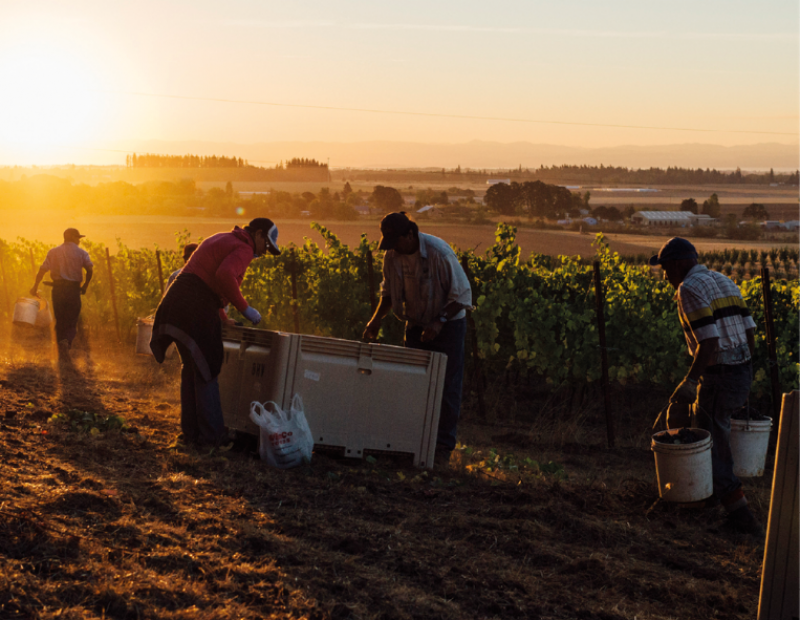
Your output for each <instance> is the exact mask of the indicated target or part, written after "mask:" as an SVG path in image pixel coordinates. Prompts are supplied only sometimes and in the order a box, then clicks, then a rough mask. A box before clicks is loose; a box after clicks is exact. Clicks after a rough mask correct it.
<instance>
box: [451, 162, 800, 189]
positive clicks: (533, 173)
mask: <svg viewBox="0 0 800 620" xmlns="http://www.w3.org/2000/svg"><path fill="white" fill-rule="evenodd" d="M453 173H455V174H458V173H460V167H459V169H457V171H453ZM483 173H484V174H485V173H486V171H483ZM494 174H498V173H497V172H495V173H494ZM502 174H504V175H507V176H509V177H511V178H518V179H530V178H533V179H538V180H541V181H545V182H548V183H630V184H632V185H680V184H684V183H686V184H692V185H711V184H715V185H719V184H725V185H728V184H740V183H752V184H759V185H769V184H771V183H783V184H785V185H798V184H800V171H795V172H792V173H776V172H775V171H774V170H773V169H770V171H769V172H764V173H758V172H756V173H744V172H742V170H741V169H740V168H737V169H736V170H734V171H733V172H724V171H720V170H713V169H710V168H706V169H705V170H703V169H702V168H697V169H692V168H679V167H672V166H670V167H668V168H666V169H664V168H640V169H633V168H626V167H622V166H604V165H602V164H601V165H599V166H569V165H564V166H544V165H542V166H540V167H539V168H533V169H524V170H523V168H522V166H520V167H519V168H518V169H516V170H514V169H511V170H508V171H505V172H503V173H502Z"/></svg>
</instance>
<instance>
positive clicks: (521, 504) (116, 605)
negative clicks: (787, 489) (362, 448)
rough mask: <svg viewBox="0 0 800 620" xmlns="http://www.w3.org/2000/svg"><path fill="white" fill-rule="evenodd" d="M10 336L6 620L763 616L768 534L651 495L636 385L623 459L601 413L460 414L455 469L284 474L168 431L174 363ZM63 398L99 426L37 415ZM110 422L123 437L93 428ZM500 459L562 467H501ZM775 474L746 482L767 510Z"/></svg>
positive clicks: (2, 480)
mask: <svg viewBox="0 0 800 620" xmlns="http://www.w3.org/2000/svg"><path fill="white" fill-rule="evenodd" d="M8 330H9V328H8V326H4V327H3V332H2V337H1V338H0V342H2V343H3V344H2V346H1V347H0V411H2V414H3V415H2V423H0V450H1V451H2V453H3V455H4V458H3V460H2V463H0V485H1V486H0V489H2V490H0V574H2V575H3V577H4V578H3V580H2V581H0V616H2V617H3V618H31V617H36V618H42V619H50V618H70V619H75V620H83V619H89V618H119V619H123V618H159V619H168V618H186V619H188V618H219V619H226V618H231V619H233V618H237V619H239V618H264V617H271V618H273V617H274V618H314V619H319V620H323V619H332V620H333V619H335V620H345V619H347V618H363V619H372V618H374V619H378V618H381V619H409V620H410V619H414V620H420V619H427V618H431V619H433V618H452V619H454V620H456V619H457V620H462V619H468V618H496V619H501V618H502V619H506V618H524V619H541V620H551V619H552V620H556V619H563V620H571V619H574V618H580V619H583V620H633V619H635V618H638V619H644V618H646V619H653V620H655V619H663V620H667V619H675V618H680V619H681V620H687V619H688V620H692V619H696V620H707V619H709V618H727V619H741V620H745V619H748V620H749V619H752V618H753V617H755V614H756V607H757V601H758V591H759V583H760V566H761V559H762V557H763V545H762V544H761V541H759V540H753V539H751V538H749V537H740V536H737V535H734V534H731V533H730V532H727V531H726V530H725V529H724V527H723V526H722V525H721V524H722V523H723V521H724V519H723V518H722V514H721V513H720V512H716V511H712V512H706V513H702V512H695V511H692V510H689V509H681V508H678V507H676V506H673V505H668V504H665V503H662V502H656V497H657V494H656V489H655V476H654V470H653V462H652V461H653V458H652V454H651V453H650V451H649V432H650V431H649V427H650V425H651V424H652V419H653V417H654V415H655V413H654V412H655V407H656V406H657V405H656V404H655V403H656V402H657V401H655V400H652V398H651V397H650V396H649V395H648V393H647V391H641V390H639V391H631V392H630V393H629V394H628V395H627V396H625V395H624V394H621V395H620V396H619V399H618V400H617V403H618V408H619V409H618V411H617V415H618V418H619V422H620V425H621V429H623V432H622V434H621V436H620V445H619V447H617V448H616V449H614V450H607V449H605V448H604V442H603V436H604V433H603V430H602V424H601V423H600V415H599V411H598V409H597V407H596V406H592V407H589V408H587V409H586V410H584V411H582V413H581V415H580V416H579V418H578V419H577V421H573V422H572V423H569V424H566V423H564V421H560V420H559V419H558V418H557V417H553V416H550V417H548V416H546V415H545V414H544V412H540V414H539V415H538V416H534V417H533V418H529V421H528V422H527V423H518V424H516V425H514V426H509V424H508V422H504V423H502V424H500V423H498V422H493V423H489V424H482V425H477V424H476V423H475V421H474V414H473V412H471V411H469V410H468V411H467V412H466V418H467V420H466V422H464V423H463V425H462V432H461V439H462V441H463V442H465V443H466V444H468V445H469V447H470V451H472V453H471V454H470V455H467V452H468V451H467V450H465V451H463V452H462V453H460V454H459V455H458V459H457V461H456V462H455V463H453V464H452V466H451V468H450V469H447V470H438V471H434V472H430V473H428V474H427V475H422V476H419V475H418V474H419V473H420V472H419V471H418V470H414V469H413V468H410V467H409V466H408V464H407V463H405V462H403V461H401V460H391V459H386V458H379V459H378V460H377V461H376V462H375V463H366V462H363V461H354V460H342V459H335V458H329V457H326V456H325V455H315V456H314V458H313V459H312V462H311V465H310V466H308V467H303V468H299V469H297V470H290V471H277V470H270V469H268V468H267V467H266V466H265V465H264V464H262V463H261V462H260V461H258V460H254V459H253V458H252V457H250V456H248V455H245V454H238V453H213V452H212V453H207V452H196V451H194V450H187V449H184V448H181V447H180V446H178V445H176V444H175V442H174V438H175V436H176V435H177V432H178V417H179V413H178V401H179V395H178V381H179V367H178V365H177V362H176V361H173V362H172V363H168V364H167V365H166V366H165V367H163V368H161V367H157V366H156V364H155V363H154V362H153V361H152V360H151V359H149V358H135V357H134V356H133V355H132V354H131V353H129V352H128V351H126V350H120V348H119V347H118V346H116V345H115V344H113V343H111V342H104V341H101V340H90V341H85V342H84V343H83V344H82V345H81V347H80V349H79V350H78V351H77V352H76V355H75V357H76V361H75V364H74V365H73V366H66V365H58V364H56V363H55V362H54V350H51V347H50V345H49V343H43V342H41V341H39V342H37V341H31V340H25V339H22V340H21V339H20V337H19V334H10V333H9V331H8ZM75 410H78V411H80V412H88V413H89V414H91V416H92V419H93V420H95V423H96V424H97V426H99V427H101V429H102V430H100V432H94V431H93V432H91V433H90V432H85V431H84V430H82V429H81V428H80V426H78V427H76V428H74V429H73V428H71V427H70V425H69V424H64V423H56V422H48V418H49V417H50V416H51V415H53V414H55V413H62V414H65V415H68V414H69V412H70V411H75ZM531 413H532V412H531ZM112 416H113V417H114V418H113V419H115V420H118V419H119V418H124V420H125V423H126V425H127V428H125V429H122V430H119V429H117V430H109V429H107V428H106V427H104V426H103V425H102V421H103V420H105V419H107V418H109V417H112ZM95 428H97V427H95ZM87 430H88V428H87ZM492 454H498V455H499V456H500V457H501V458H503V459H506V458H509V457H510V455H512V454H513V455H514V456H515V457H516V458H517V459H519V461H522V460H523V459H525V458H529V459H532V460H536V461H538V462H540V463H548V462H550V461H552V462H553V463H554V464H556V465H557V467H554V468H552V469H550V470H549V471H552V472H554V473H544V472H543V471H539V472H538V473H537V472H536V470H530V469H527V468H525V467H523V468H521V469H520V471H519V472H516V473H515V472H504V471H499V470H498V471H494V472H492V471H490V470H487V469H486V468H485V467H484V466H482V465H481V462H483V461H485V459H486V458H487V457H490V458H492V457H491V455H492ZM769 481H770V477H769V473H768V474H767V475H766V476H765V477H764V478H762V479H757V480H753V481H748V482H747V483H746V484H747V489H748V496H749V498H750V501H751V503H752V506H753V508H754V510H755V512H756V514H757V515H758V516H759V517H760V518H761V519H762V520H763V519H764V518H765V515H766V510H767V507H768V502H769Z"/></svg>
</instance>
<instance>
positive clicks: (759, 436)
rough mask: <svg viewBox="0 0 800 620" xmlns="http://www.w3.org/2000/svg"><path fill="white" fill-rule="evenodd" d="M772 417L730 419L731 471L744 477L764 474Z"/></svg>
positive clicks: (756, 476)
mask: <svg viewBox="0 0 800 620" xmlns="http://www.w3.org/2000/svg"><path fill="white" fill-rule="evenodd" d="M771 429H772V418H766V419H764V420H731V452H733V473H734V474H736V475H737V476H742V477H744V478H758V477H759V476H763V475H764V466H765V465H766V463H767V448H769V433H770V430H771Z"/></svg>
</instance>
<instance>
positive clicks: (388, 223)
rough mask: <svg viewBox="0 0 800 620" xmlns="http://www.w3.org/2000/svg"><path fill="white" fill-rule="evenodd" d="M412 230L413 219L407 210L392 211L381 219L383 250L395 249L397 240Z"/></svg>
mask: <svg viewBox="0 0 800 620" xmlns="http://www.w3.org/2000/svg"><path fill="white" fill-rule="evenodd" d="M409 230H411V220H410V219H408V216H407V215H406V212H405V211H400V212H399V213H390V214H389V215H387V216H386V217H384V218H383V219H382V220H381V243H380V245H379V246H378V247H379V248H380V249H381V250H393V249H394V246H395V245H397V240H398V239H399V238H400V237H402V236H403V235H407V234H408V231H409Z"/></svg>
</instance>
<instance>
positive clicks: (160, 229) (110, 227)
mask: <svg viewBox="0 0 800 620" xmlns="http://www.w3.org/2000/svg"><path fill="white" fill-rule="evenodd" d="M248 219H249V218H248V216H247V215H246V214H245V215H244V216H243V217H242V218H240V219H230V218H199V217H170V216H149V215H148V216H136V215H127V216H122V215H119V216H118V215H95V216H82V217H74V218H63V219H59V218H57V217H54V216H53V214H51V213H47V214H42V213H14V214H9V213H7V212H0V230H2V231H3V234H2V238H4V239H7V240H13V239H15V238H17V237H22V238H25V239H36V240H40V241H44V242H45V243H48V244H52V245H57V244H59V243H61V241H62V233H63V231H64V229H65V228H67V227H68V226H74V227H76V228H78V229H79V230H80V231H81V232H82V233H83V234H85V235H87V238H88V239H89V240H91V241H93V242H96V243H102V244H103V245H105V246H107V247H109V249H110V250H111V251H112V253H114V251H115V248H116V240H117V239H118V238H119V239H122V240H123V242H124V243H125V244H126V245H127V246H128V247H130V248H152V247H154V244H157V245H158V246H159V247H161V248H165V249H173V248H174V247H175V233H177V232H180V231H183V230H188V231H189V232H190V233H191V235H192V238H193V239H198V238H201V237H202V238H205V237H208V236H210V235H213V234H214V233H217V232H220V231H225V230H230V229H231V228H232V227H233V226H242V225H244V224H246V223H247V221H248ZM277 223H278V227H279V229H280V242H281V244H285V245H288V244H290V243H294V244H296V245H302V244H303V243H304V238H305V237H309V238H310V239H311V240H312V241H314V242H316V243H320V244H322V243H323V239H322V237H321V236H320V235H319V234H318V233H317V232H315V231H313V230H312V229H311V220H310V219H309V220H291V221H280V220H279V221H278V222H277ZM322 223H325V222H324V221H323V222H322ZM326 226H328V227H329V228H330V230H332V231H333V232H334V233H335V234H336V235H337V236H338V237H339V238H340V239H341V240H342V242H343V243H346V244H347V245H350V246H356V245H358V242H359V240H360V238H361V234H362V233H366V234H367V236H368V237H369V238H370V239H372V240H378V239H379V238H380V230H379V228H380V221H379V220H378V219H369V220H361V221H356V222H336V221H333V222H328V223H327V224H326ZM420 227H421V229H422V231H423V232H428V233H430V234H432V235H436V236H439V237H441V238H443V239H445V240H446V241H447V242H448V243H450V244H452V245H456V246H458V247H459V248H461V249H463V250H468V249H472V248H477V249H476V252H477V253H479V254H481V253H483V252H484V251H485V250H486V248H488V247H489V246H491V245H492V244H493V243H494V235H495V227H496V225H495V224H494V223H492V224H486V225H481V226H476V225H465V224H449V223H439V222H435V221H430V222H429V221H424V220H421V221H420ZM587 232H589V229H588V227H587ZM592 232H594V231H592ZM608 239H609V241H610V243H611V249H612V250H613V251H615V252H619V253H620V254H623V255H629V254H641V253H645V252H650V251H652V250H658V248H660V247H661V245H663V243H664V242H665V241H666V240H667V239H668V237H667V236H648V235H616V234H611V235H608ZM593 240H594V236H593V234H584V235H581V234H580V233H578V232H572V231H558V230H556V231H553V230H535V229H529V228H520V230H519V233H518V242H519V244H520V247H521V248H522V252H523V255H524V256H527V255H528V254H529V253H531V252H537V253H541V254H548V255H551V256H558V255H573V254H580V255H581V256H591V255H593V254H594V249H593V248H592V246H591V244H592V241H593ZM694 241H695V242H696V245H697V247H698V249H700V250H702V251H708V250H711V249H720V248H725V247H728V248H756V249H759V250H760V249H769V248H772V247H781V246H785V245H787V244H786V243H785V242H770V241H730V240H725V239H695V240H694Z"/></svg>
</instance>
